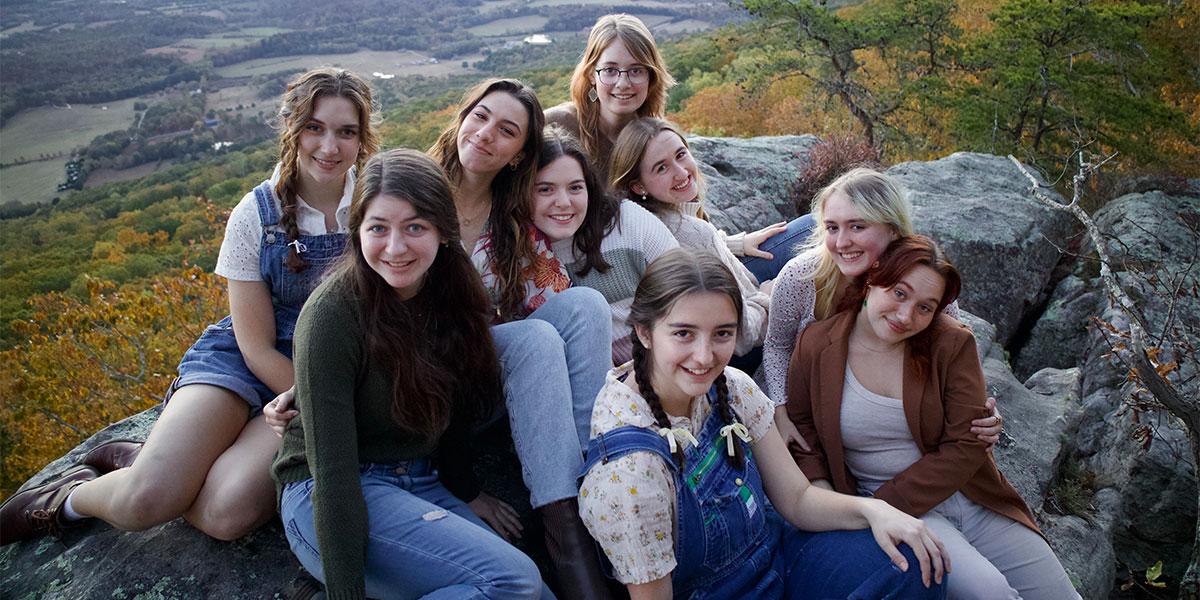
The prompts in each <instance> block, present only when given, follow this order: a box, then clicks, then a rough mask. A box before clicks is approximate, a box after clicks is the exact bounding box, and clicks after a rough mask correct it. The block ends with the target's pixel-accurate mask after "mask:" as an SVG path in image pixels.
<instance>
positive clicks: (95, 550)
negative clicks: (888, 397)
mask: <svg viewBox="0 0 1200 600" xmlns="http://www.w3.org/2000/svg"><path fill="white" fill-rule="evenodd" d="M691 143H692V148H693V150H694V152H695V154H696V156H697V158H698V160H699V161H700V162H701V169H702V170H703V172H704V174H705V175H706V177H707V178H708V182H709V189H710V191H709V195H708V197H707V204H708V206H709V209H710V210H709V213H710V215H711V216H712V219H713V221H714V222H715V223H716V224H717V226H718V227H720V228H722V229H725V230H726V231H743V230H752V229H755V228H758V227H761V226H763V225H766V224H768V223H772V222H776V221H780V220H784V219H787V218H791V217H793V216H795V215H794V213H793V208H792V205H791V201H790V199H789V191H790V189H791V187H792V185H793V183H794V182H795V180H796V178H797V177H798V176H799V173H800V170H801V168H802V166H803V161H804V155H805V153H806V152H807V151H808V150H809V149H810V148H811V147H812V146H813V145H814V144H815V143H817V139H816V138H814V137H812V136H785V137H777V138H754V139H748V140H739V139H721V138H692V140H691ZM889 173H891V174H892V175H894V176H896V177H897V178H898V179H900V180H901V181H902V182H903V184H904V185H905V186H906V187H907V188H908V189H909V190H910V192H911V194H912V198H913V203H914V206H915V210H916V222H917V228H918V230H919V231H922V232H925V233H928V234H930V235H931V236H933V237H934V238H935V239H938V240H939V241H941V243H942V244H943V245H944V246H945V247H946V249H947V252H948V253H949V254H950V255H951V257H952V258H953V259H954V260H955V261H956V263H957V264H958V266H959V268H960V269H961V270H962V272H963V273H964V283H965V291H964V295H963V298H962V300H961V306H962V307H963V308H964V309H965V312H966V314H965V315H964V317H963V318H964V321H965V322H966V323H967V324H968V325H970V326H971V327H972V329H973V330H974V332H975V335H976V341H977V344H978V347H979V353H980V358H981V360H982V361H983V365H984V371H985V375H986V376H987V382H988V388H989V392H990V393H991V394H993V395H994V396H996V397H997V399H998V403H999V406H1000V410H1001V411H1002V413H1003V414H1004V415H1005V419H1006V434H1007V435H1006V436H1005V438H1004V439H1003V440H1002V441H1001V443H1000V444H999V445H998V447H997V448H996V450H995V453H996V457H997V460H998V462H999V463H1000V465H1001V468H1002V470H1003V471H1004V472H1005V473H1006V475H1007V477H1008V478H1009V479H1010V480H1011V481H1012V482H1013V484H1014V485H1015V486H1016V487H1017V488H1018V490H1020V492H1021V493H1022V495H1023V496H1024V497H1025V498H1026V500H1027V501H1028V503H1029V504H1030V506H1031V508H1032V509H1033V510H1034V511H1035V513H1037V516H1038V519H1039V522H1040V523H1041V525H1042V526H1043V530H1044V532H1045V533H1046V535H1047V537H1048V539H1049V540H1050V543H1051V545H1052V546H1053V547H1054V548H1055V549H1056V551H1057V552H1058V554H1059V556H1060V557H1061V559H1062V561H1063V564H1064V566H1066V567H1067V569H1068V571H1069V572H1070V573H1071V574H1072V576H1073V578H1074V580H1075V581H1076V582H1077V585H1078V587H1079V589H1080V591H1081V593H1082V594H1083V596H1084V597H1085V598H1105V597H1107V596H1108V594H1109V591H1110V590H1111V588H1112V586H1113V581H1114V576H1115V574H1117V573H1118V570H1117V567H1116V566H1117V561H1121V562H1122V563H1123V564H1124V565H1129V566H1132V567H1135V568H1139V565H1144V564H1147V562H1146V561H1149V562H1153V561H1154V560H1157V559H1158V558H1162V559H1164V560H1165V561H1166V562H1167V563H1168V569H1169V571H1168V572H1169V573H1178V572H1180V570H1181V568H1180V562H1179V560H1180V559H1179V557H1181V556H1185V554H1181V552H1180V550H1181V549H1182V548H1183V547H1184V546H1185V545H1190V535H1191V532H1192V531H1193V530H1194V529H1193V528H1194V523H1195V508H1196V492H1195V478H1194V476H1193V474H1192V473H1193V471H1192V466H1191V465H1190V464H1187V463H1186V461H1182V460H1180V457H1186V456H1187V455H1188V453H1187V452H1185V451H1182V450H1181V449H1182V448H1183V446H1182V445H1181V444H1182V443H1183V439H1182V436H1181V435H1180V434H1179V432H1178V431H1177V430H1172V429H1171V424H1170V419H1167V418H1165V417H1164V416H1163V415H1160V414H1157V413H1153V412H1151V413H1143V414H1141V415H1139V417H1138V418H1139V419H1140V421H1139V422H1138V423H1148V422H1153V423H1155V424H1156V425H1157V426H1158V431H1159V434H1158V435H1157V436H1156V437H1155V438H1154V439H1153V441H1152V443H1151V444H1150V448H1149V450H1148V451H1143V450H1142V449H1141V447H1140V445H1139V443H1138V442H1137V441H1135V440H1133V438H1132V437H1131V435H1130V431H1131V429H1132V428H1133V427H1134V426H1135V425H1136V424H1135V423H1134V421H1133V419H1132V415H1131V414H1130V413H1129V412H1128V411H1127V410H1126V409H1124V408H1122V400H1123V399H1124V398H1126V397H1127V396H1128V392H1129V389H1128V388H1127V387H1125V386H1126V385H1127V384H1126V383H1125V377H1124V372H1123V371H1122V370H1121V369H1119V368H1117V367H1115V366H1114V365H1113V364H1112V363H1111V362H1110V360H1109V359H1108V358H1106V357H1105V354H1106V353H1107V351H1108V347H1107V346H1106V345H1105V343H1104V340H1103V338H1102V337H1100V336H1099V334H1098V333H1097V332H1096V331H1095V330H1094V328H1093V329H1089V327H1088V321H1089V319H1090V317H1091V316H1093V315H1101V316H1102V318H1104V319H1106V320H1109V321H1116V322H1118V323H1119V322H1120V319H1119V318H1118V315H1116V313H1114V312H1113V311H1112V310H1111V308H1110V307H1108V306H1107V301H1106V299H1105V298H1104V295H1103V294H1102V292H1100V291H1098V288H1097V286H1096V282H1095V272H1094V270H1091V271H1089V268H1090V267H1089V266H1088V265H1089V264H1090V263H1087V262H1081V263H1080V266H1079V268H1078V269H1076V271H1075V272H1074V273H1073V274H1072V275H1071V276H1070V277H1068V278H1066V279H1064V280H1063V281H1062V282H1056V281H1055V276H1054V272H1055V268H1056V265H1058V264H1059V262H1060V254H1059V252H1058V250H1057V249H1056V246H1058V247H1066V239H1067V236H1068V235H1069V234H1070V233H1071V232H1072V230H1073V223H1072V222H1071V221H1070V219H1069V218H1067V217H1066V216H1064V215H1062V214H1059V213H1055V212H1051V211H1049V210H1047V209H1044V208H1041V207H1040V206H1038V205H1036V204H1035V203H1034V202H1033V201H1032V200H1031V199H1030V198H1029V192H1028V185H1027V182H1026V181H1025V180H1024V178H1023V177H1022V176H1021V175H1020V174H1019V173H1018V172H1017V170H1016V169H1015V168H1014V167H1013V166H1012V165H1011V163H1009V162H1008V161H1007V159H1003V158H1000V157H995V156H986V155H980V154H964V153H960V154H954V155H952V156H949V157H947V158H944V159H941V160H937V161H931V162H924V163H904V164H901V165H897V166H895V167H892V168H891V169H890V170H889ZM1181 210H1182V211H1183V212H1184V213H1186V215H1191V216H1185V217H1184V218H1183V219H1184V220H1182V221H1181V220H1180V219H1179V218H1175V217H1173V216H1172V215H1175V214H1176V213H1178V212H1180V211H1181ZM1198 211H1200V200H1197V198H1193V197H1187V198H1185V197H1178V196H1165V195H1162V194H1157V193H1154V192H1151V193H1144V194H1137V195H1133V196H1127V197H1125V198H1122V199H1120V200H1118V201H1115V202H1113V203H1112V204H1111V205H1110V206H1109V207H1108V208H1107V209H1106V210H1105V211H1104V213H1103V214H1102V215H1100V216H1099V217H1100V219H1099V220H1100V221H1101V222H1102V223H1103V225H1104V227H1105V228H1106V229H1107V230H1108V231H1109V232H1111V233H1112V234H1113V235H1114V236H1116V238H1118V239H1120V240H1123V242H1124V248H1126V251H1125V255H1126V256H1128V257H1129V258H1130V259H1131V261H1132V262H1131V264H1137V265H1145V264H1149V263H1151V262H1154V261H1160V260H1165V258H1164V257H1166V258H1169V259H1170V261H1173V263H1172V264H1183V263H1184V262H1186V261H1187V260H1189V259H1194V257H1195V256H1197V255H1200V248H1196V244H1197V239H1196V236H1195V234H1194V231H1195V230H1194V229H1193V230H1190V231H1191V232H1192V233H1189V232H1188V231H1185V229H1186V228H1184V229H1180V228H1179V227H1180V226H1181V225H1180V224H1181V223H1191V224H1192V225H1193V226H1200V218H1197V217H1196V216H1195V215H1196V214H1197V212H1198ZM1171 219H1174V221H1172V220H1171ZM1187 219H1192V220H1191V221H1187ZM1130 223H1133V225H1131V224H1130ZM1189 243H1190V244H1191V245H1190V246H1189ZM1117 247H1120V246H1119V245H1118V246H1114V248H1117ZM1188 252H1190V253H1191V254H1188ZM1048 290H1053V294H1052V297H1050V298H1049V300H1048V302H1047V298H1046V296H1050V294H1049V293H1048ZM1145 301H1147V302H1150V301H1151V298H1150V297H1147V298H1145ZM1043 307H1045V310H1043ZM1154 311H1155V312H1154V314H1156V315H1158V316H1157V317H1154V318H1158V319H1161V318H1162V317H1163V316H1164V312H1165V310H1163V309H1162V307H1157V306H1156V307H1155V308H1154ZM1181 311H1182V312H1181ZM1198 311H1200V307H1195V306H1181V307H1178V308H1177V312H1176V313H1175V315H1176V318H1191V319H1193V320H1196V319H1200V312H1198ZM971 313H974V314H971ZM1039 314H1040V319H1039V318H1038V316H1039ZM975 315H978V316H975ZM1035 322H1036V323H1035ZM1022 323H1033V325H1032V329H1031V330H1030V333H1029V336H1028V342H1027V343H1024V344H1023V346H1022V347H1021V348H1015V347H1013V344H1012V341H1013V340H1014V339H1015V338H1014V334H1016V333H1018V332H1019V330H1020V329H1022V325H1021V324H1022ZM1010 349H1011V350H1015V351H1017V352H1016V356H1017V358H1016V360H1015V364H1016V365H1017V368H1016V374H1014V372H1013V369H1012V368H1010V366H1009V358H1008V355H1009V350H1010ZM1195 395H1196V396H1197V397H1200V391H1198V392H1197V393H1196V394H1195ZM156 415H157V412H156V411H147V412H146V413H143V414H141V415H138V416H135V417H133V418H131V419H129V420H127V421H124V422H122V423H119V424H117V425H115V426H113V427H111V428H109V429H107V430H105V431H104V432H101V433H100V434H98V435H97V436H96V437H94V438H92V439H90V440H88V441H87V442H85V443H84V444H83V445H81V446H80V447H79V448H77V449H75V450H74V451H72V452H71V453H70V454H69V455H68V456H66V457H63V459H61V460H59V461H56V462H55V463H53V464H51V465H49V466H47V467H46V469H44V470H43V471H42V472H41V473H39V474H38V476H36V477H35V478H34V479H33V480H31V483H38V482H40V481H43V480H45V479H47V478H48V477H50V476H52V475H54V474H56V473H58V472H60V471H62V470H63V469H64V468H66V466H67V465H68V464H69V463H71V462H73V461H74V460H75V459H77V458H78V457H79V456H82V454H83V453H84V452H85V451H86V450H87V449H88V448H90V447H91V446H93V445H95V444H96V443H99V442H100V441H103V440H105V439H110V438H118V437H119V438H127V437H132V438H143V437H144V436H145V435H146V433H147V431H148V429H149V426H150V424H151V423H152V422H153V420H154V418H155V417H156ZM1064 464H1069V465H1071V468H1072V469H1083V470H1085V471H1086V472H1087V473H1088V475H1089V476H1090V477H1091V479H1090V480H1089V481H1094V485H1093V488H1094V490H1095V492H1094V494H1093V493H1091V490H1090V489H1089V490H1087V493H1088V494H1089V495H1090V498H1089V500H1090V508H1089V509H1087V510H1085V511H1084V514H1082V515H1069V514H1060V513H1063V512H1065V511H1064V510H1063V507H1062V504H1063V503H1062V502H1060V499H1059V498H1058V497H1056V493H1058V492H1057V490H1058V488H1059V487H1061V482H1060V480H1061V479H1062V478H1063V475H1062V471H1063V468H1062V465H1064ZM483 470H484V471H485V473H484V475H485V479H486V478H487V476H489V475H490V476H492V477H495V478H499V479H501V480H504V479H505V477H504V475H503V473H504V472H505V471H504V467H503V466H502V465H501V466H494V465H492V464H488V465H486V466H485V467H484V469H483ZM509 479H510V480H515V481H519V475H517V474H515V472H514V474H513V475H512V477H511V478H509ZM488 485H489V484H488V483H487V482H485V487H487V486H488ZM492 485H495V484H494V483H492ZM1056 486H1058V487H1056ZM489 489H493V488H489ZM505 499H510V498H505ZM526 535H527V536H530V535H534V536H535V537H536V534H532V533H531V532H530V530H528V529H527V531H526ZM1189 548H1190V546H1189ZM295 568H296V563H295V560H294V559H293V558H292V555H291V552H290V551H289V550H288V548H287V544H286V542H285V541H284V539H283V537H282V532H281V531H280V528H279V526H278V525H276V524H272V525H269V526H267V527H265V528H263V529H261V530H259V531H258V532H256V533H254V534H253V535H251V536H248V537H247V538H245V539H243V540H239V541H237V542H234V543H223V542H217V541H214V540H211V539H209V538H207V537H206V536H204V535H203V534H201V533H199V532H197V531H196V530H194V529H192V528H190V527H189V526H187V525H186V524H184V523H183V522H182V521H175V522H173V523H169V524H167V525H163V526H160V527H156V528H153V529H151V530H149V531H146V532H140V533H122V532H119V531H116V530H114V529H112V528H110V527H108V526H107V525H103V524H98V523H94V524H90V525H86V526H84V527H81V528H78V529H75V530H72V531H71V532H70V533H69V534H68V535H67V536H66V537H65V538H64V540H63V542H58V541H51V540H43V541H38V542H30V543H22V544H15V545H12V546H7V547H4V548H3V549H0V581H2V582H3V589H4V596H5V597H13V598H43V597H47V598H97V597H103V598H134V597H142V598H206V597H270V596H272V595H277V594H278V592H279V591H280V590H282V589H283V587H284V585H285V584H286V583H287V582H288V581H289V580H290V579H291V578H292V576H293V575H294V573H295ZM1122 568H1123V567H1122ZM1140 568H1143V569H1144V568H1145V567H1144V566H1140ZM1176 576H1177V575H1176Z"/></svg>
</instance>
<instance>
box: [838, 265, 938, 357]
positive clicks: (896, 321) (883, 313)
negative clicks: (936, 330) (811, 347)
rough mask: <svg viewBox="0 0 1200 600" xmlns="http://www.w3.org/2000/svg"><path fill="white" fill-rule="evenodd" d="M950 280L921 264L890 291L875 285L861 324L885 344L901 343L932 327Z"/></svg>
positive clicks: (861, 317)
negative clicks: (866, 326)
mask: <svg viewBox="0 0 1200 600" xmlns="http://www.w3.org/2000/svg"><path fill="white" fill-rule="evenodd" d="M945 290H946V280H945V279H944V278H943V277H942V276H941V275H939V274H938V272H937V271H934V270H933V269H931V268H929V267H927V266H925V265H917V266H915V267H913V268H911V269H909V270H908V272H907V273H905V274H904V275H903V276H901V277H900V281H898V282H896V284H895V285H893V286H892V287H890V288H885V287H882V286H871V288H870V291H869V292H868V293H867V305H866V308H864V309H863V310H862V312H860V313H859V322H860V323H862V322H864V321H865V323H866V324H868V325H869V327H868V329H867V330H866V333H869V334H871V335H872V336H873V337H875V338H877V339H878V340H879V341H881V342H883V343H885V344H898V343H900V342H903V341H904V340H907V339H908V338H910V337H912V336H914V335H917V334H918V333H921V332H922V331H924V330H925V328H926V327H929V324H930V323H932V322H933V318H934V316H936V315H937V311H938V303H939V302H940V301H941V299H942V293H943V292H945Z"/></svg>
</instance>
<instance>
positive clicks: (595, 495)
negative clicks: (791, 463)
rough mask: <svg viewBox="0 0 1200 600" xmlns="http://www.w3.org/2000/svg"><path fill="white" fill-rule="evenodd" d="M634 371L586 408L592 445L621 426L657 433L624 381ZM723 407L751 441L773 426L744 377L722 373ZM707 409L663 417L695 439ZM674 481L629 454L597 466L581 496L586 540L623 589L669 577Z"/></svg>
mask: <svg viewBox="0 0 1200 600" xmlns="http://www.w3.org/2000/svg"><path fill="white" fill-rule="evenodd" d="M632 371H633V363H632V362H628V363H625V364H624V365H621V366H620V367H617V368H615V369H612V370H610V371H609V372H608V375H607V377H606V378H605V382H604V387H603V388H601V389H600V394H599V395H598V396H597V397H596V404H595V406H594V407H593V408H592V433H591V437H593V438H594V437H596V436H597V435H599V434H600V433H604V432H608V431H611V430H613V429H616V428H618V427H621V426H624V425H634V426H637V427H646V428H652V429H658V425H657V424H656V422H655V420H654V414H653V413H652V412H651V410H650V405H649V404H647V403H646V400H645V399H643V398H642V396H641V395H640V394H638V393H637V392H636V391H634V389H633V388H631V387H630V386H629V385H627V384H626V383H625V380H629V382H630V383H633V380H632V379H631V378H630V377H631V375H630V373H631V372H632ZM725 378H726V385H727V386H728V388H729V403H730V407H731V408H733V411H734V413H736V414H737V415H738V420H739V421H741V423H742V424H743V425H745V426H746V428H747V430H748V431H749V432H750V437H751V438H752V439H753V440H758V439H760V438H761V437H762V436H764V435H766V433H767V431H768V430H770V428H771V427H773V426H774V422H773V420H772V418H773V414H774V412H773V411H774V405H773V404H772V403H771V401H770V400H769V399H768V398H767V396H766V394H763V392H762V390H760V389H759V388H758V385H756V384H755V383H754V381H753V380H752V379H751V378H750V376H749V375H746V374H745V373H743V372H741V371H739V370H737V369H735V368H733V367H726V368H725ZM711 411H712V407H711V406H710V405H709V403H708V401H707V400H705V399H704V398H703V397H698V398H697V399H696V400H695V401H694V402H692V410H691V416H690V417H675V416H670V415H668V419H669V420H670V421H671V426H672V427H682V428H685V429H687V430H689V431H690V432H691V433H692V435H693V436H699V435H700V432H701V430H702V429H703V428H704V420H705V419H707V418H708V415H709V413H710V412H711ZM674 507H675V479H674V477H673V476H672V475H671V472H670V471H669V470H668V468H667V465H666V464H664V463H663V460H662V458H660V457H659V456H658V455H657V454H651V453H650V452H632V453H630V454H627V455H625V456H622V457H621V458H619V459H617V460H612V461H609V462H608V463H607V464H605V463H597V464H596V466H594V467H592V469H591V470H590V471H588V473H587V476H586V477H585V478H584V480H583V486H582V487H580V489H579V513H580V517H581V518H582V519H583V522H584V524H585V525H587V528H588V531H590V532H591V534H592V537H594V538H596V541H597V542H600V546H601V547H602V548H603V549H604V554H605V555H607V556H608V559H609V560H610V561H611V562H612V564H613V571H614V574H615V575H616V577H617V579H618V580H620V581H621V582H622V583H626V584H631V583H648V582H651V581H654V580H656V579H661V578H663V577H666V576H668V575H670V574H671V572H672V571H674V570H675V565H676V562H675V542H674V539H675V508H674Z"/></svg>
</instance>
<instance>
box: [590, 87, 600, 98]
mask: <svg viewBox="0 0 1200 600" xmlns="http://www.w3.org/2000/svg"><path fill="white" fill-rule="evenodd" d="M599 99H600V94H597V93H596V86H594V85H593V86H592V89H590V90H588V101H589V102H595V101H597V100H599Z"/></svg>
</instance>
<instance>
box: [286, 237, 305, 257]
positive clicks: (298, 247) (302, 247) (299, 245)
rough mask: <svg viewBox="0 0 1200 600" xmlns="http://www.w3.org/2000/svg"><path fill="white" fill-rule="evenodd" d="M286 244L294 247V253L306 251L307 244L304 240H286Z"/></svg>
mask: <svg viewBox="0 0 1200 600" xmlns="http://www.w3.org/2000/svg"><path fill="white" fill-rule="evenodd" d="M288 245H289V246H295V247H296V254H300V253H303V252H308V246H305V245H304V242H302V241H300V240H292V241H290V242H288Z"/></svg>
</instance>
